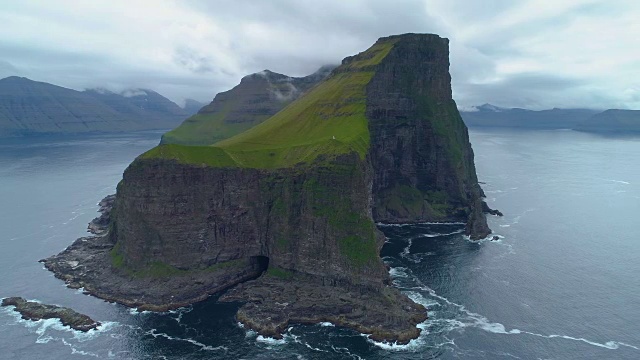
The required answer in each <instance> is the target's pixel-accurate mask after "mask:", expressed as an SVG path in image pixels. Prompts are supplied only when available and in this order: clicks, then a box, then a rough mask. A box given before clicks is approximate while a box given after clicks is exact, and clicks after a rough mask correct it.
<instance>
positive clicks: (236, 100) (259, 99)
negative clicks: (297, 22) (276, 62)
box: [161, 66, 334, 145]
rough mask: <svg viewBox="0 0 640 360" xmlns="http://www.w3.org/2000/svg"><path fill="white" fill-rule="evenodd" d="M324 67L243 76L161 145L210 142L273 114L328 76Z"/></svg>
mask: <svg viewBox="0 0 640 360" xmlns="http://www.w3.org/2000/svg"><path fill="white" fill-rule="evenodd" d="M333 69H334V66H323V67H321V68H320V69H319V70H318V71H316V72H315V73H313V74H311V75H309V76H305V77H290V76H286V75H282V74H278V73H274V72H272V71H269V70H264V71H261V72H259V73H256V74H252V75H248V76H245V77H244V78H242V81H240V84H238V85H237V86H236V87H234V88H233V89H231V90H229V91H225V92H221V93H219V94H217V95H216V97H215V98H214V99H213V101H212V102H211V103H210V104H209V105H207V106H205V107H203V108H202V109H200V110H199V111H198V113H197V114H195V115H194V116H192V117H190V118H188V119H187V120H185V121H184V122H183V123H182V124H181V125H180V126H178V127H177V128H175V129H174V130H172V131H169V132H168V133H166V134H165V135H164V136H163V137H162V142H161V143H162V144H181V145H212V144H214V143H216V142H218V141H220V140H223V139H227V138H230V137H232V136H234V135H237V134H239V133H241V132H243V131H245V130H247V129H250V128H252V127H253V126H255V125H257V124H260V123H261V122H263V121H265V120H266V119H268V118H269V117H271V116H273V115H274V114H275V113H277V112H278V111H280V110H282V109H283V108H284V107H285V106H287V105H288V104H290V103H291V102H292V101H294V100H295V99H297V98H298V97H300V96H301V95H302V94H304V93H305V92H306V91H307V90H309V89H310V88H312V87H313V86H314V85H316V84H317V83H318V82H320V81H322V80H323V79H325V78H326V77H327V75H329V73H330V72H331V70H333Z"/></svg>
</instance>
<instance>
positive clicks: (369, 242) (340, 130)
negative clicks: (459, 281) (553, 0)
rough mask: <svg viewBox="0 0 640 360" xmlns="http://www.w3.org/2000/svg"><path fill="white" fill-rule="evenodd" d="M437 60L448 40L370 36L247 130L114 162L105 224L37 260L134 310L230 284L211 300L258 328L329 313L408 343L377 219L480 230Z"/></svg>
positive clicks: (466, 160)
mask: <svg viewBox="0 0 640 360" xmlns="http://www.w3.org/2000/svg"><path fill="white" fill-rule="evenodd" d="M448 68H449V62H448V40H447V39H443V38H440V37H439V36H437V35H429V34H424V35H423V34H405V35H398V36H391V37H386V38H381V39H379V40H378V41H377V42H376V44H374V45H373V46H372V47H371V48H370V49H368V50H366V51H364V52H362V53H360V54H358V55H355V56H352V57H349V58H346V59H345V60H344V61H343V62H342V65H341V66H339V67H337V68H336V69H334V70H333V71H332V72H331V74H330V75H329V76H328V77H327V78H326V79H325V80H324V81H322V82H320V83H318V84H317V85H315V86H314V87H312V88H310V89H309V90H308V91H307V92H305V93H304V94H303V95H302V96H300V97H299V98H297V100H295V101H293V102H291V103H290V104H289V105H288V106H287V107H285V108H284V109H282V110H281V111H279V112H278V113H276V114H275V115H273V116H272V117H270V118H268V119H267V120H264V121H263V122H261V123H260V124H258V125H256V126H254V127H252V128H250V129H249V130H247V131H244V132H242V133H240V134H238V135H235V136H233V137H230V138H227V139H224V140H222V141H219V142H216V143H214V144H210V145H208V146H189V145H182V144H166V143H165V144H161V145H159V146H158V147H156V148H154V149H152V150H150V151H149V152H147V153H145V154H143V155H141V156H140V157H138V158H137V159H136V160H135V161H134V162H133V163H132V164H131V165H130V166H129V167H128V168H127V170H126V171H125V173H124V177H123V180H122V182H121V183H120V184H119V185H118V189H117V195H116V199H115V203H114V205H113V210H111V212H110V214H109V219H110V221H109V230H108V232H107V234H106V235H103V236H99V237H90V238H82V239H78V240H77V241H76V242H75V243H74V244H73V245H72V246H71V247H69V248H68V249H66V250H65V251H64V252H63V253H61V254H59V255H56V256H53V257H51V258H49V259H46V260H44V262H45V265H46V267H47V268H48V269H50V270H52V271H53V272H54V273H55V274H56V276H57V277H59V278H61V279H64V280H65V281H66V282H67V284H68V285H69V286H71V287H75V288H79V287H84V289H85V291H87V292H88V293H91V294H93V295H96V296H98V297H101V298H104V299H107V300H112V301H117V302H120V303H123V304H126V305H129V306H136V307H140V308H144V309H152V310H165V309H169V308H174V307H178V306H182V305H185V304H188V303H191V302H195V301H199V300H202V299H204V298H206V297H207V296H208V295H209V294H213V293H216V292H219V291H222V290H225V289H229V290H228V291H227V292H226V293H224V294H223V295H222V297H221V298H220V300H221V301H238V302H242V303H243V305H242V307H241V308H240V310H239V312H238V315H237V318H238V320H239V321H240V322H242V323H243V324H244V325H245V326H247V327H249V328H252V329H255V330H256V331H258V332H259V333H261V334H263V335H266V336H273V337H279V336H280V333H281V332H282V331H283V330H284V329H285V328H286V327H287V326H288V325H289V324H291V323H315V322H323V321H329V322H332V323H335V324H336V325H341V326H345V327H349V328H352V329H355V330H357V331H360V332H362V333H367V334H370V336H371V337H372V338H373V339H376V340H381V341H390V342H393V341H397V342H400V343H406V342H408V341H409V340H410V339H413V338H416V337H417V336H418V335H419V333H420V330H419V329H418V328H417V327H416V325H417V324H418V323H420V322H422V321H424V320H425V319H426V309H425V308H424V307H423V306H421V305H419V304H416V303H414V302H413V301H411V300H410V299H408V298H407V297H406V296H405V295H404V294H402V293H400V292H399V291H398V290H397V289H395V288H394V287H393V286H391V282H390V278H389V275H388V270H387V268H386V266H385V264H384V263H383V262H382V260H381V259H380V256H379V253H380V249H381V248H382V245H383V243H384V236H383V235H382V233H381V232H380V231H379V230H378V229H377V228H376V226H375V223H376V222H386V223H401V222H402V223H407V222H409V223H411V222H424V221H456V222H458V221H463V222H466V223H467V234H468V235H469V236H470V237H471V238H473V239H478V238H484V237H485V236H487V235H488V234H489V233H490V230H489V228H488V226H487V223H486V218H485V214H484V211H483V210H484V209H483V202H482V196H483V194H482V190H481V189H480V186H479V185H478V181H477V178H476V174H475V167H474V163H473V152H472V150H471V146H470V144H469V140H468V134H467V129H466V127H465V126H464V123H463V122H462V119H461V118H460V115H459V114H458V111H457V108H456V105H455V102H454V101H453V100H452V98H451V86H450V82H451V78H450V75H449V71H448Z"/></svg>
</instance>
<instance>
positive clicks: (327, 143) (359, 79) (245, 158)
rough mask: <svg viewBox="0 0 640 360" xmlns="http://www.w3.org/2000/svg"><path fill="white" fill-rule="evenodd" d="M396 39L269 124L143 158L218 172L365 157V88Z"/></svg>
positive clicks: (378, 46)
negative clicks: (321, 158)
mask: <svg viewBox="0 0 640 360" xmlns="http://www.w3.org/2000/svg"><path fill="white" fill-rule="evenodd" d="M393 44H394V40H388V41H386V42H380V43H376V44H375V45H374V46H372V47H371V48H369V49H368V50H367V51H365V52H363V53H360V54H358V55H357V56H355V57H354V58H353V59H352V60H351V61H350V62H348V63H347V64H345V65H342V66H340V67H339V68H338V69H336V71H335V72H334V74H333V75H332V76H331V77H330V78H328V79H327V80H325V81H323V82H321V83H320V84H318V85H317V86H316V87H314V88H313V89H312V90H310V91H309V92H308V93H307V94H306V95H304V96H303V97H301V98H299V99H298V100H296V101H294V102H293V103H291V104H289V105H288V106H287V107H285V108H284V109H283V110H281V111H280V112H278V113H277V114H276V115H274V116H272V117H271V118H269V119H268V120H266V121H264V122H262V123H261V124H259V125H256V126H254V127H252V128H251V129H249V130H247V131H245V132H243V133H241V134H238V135H236V136H234V137H232V138H229V139H225V140H222V141H220V142H218V143H216V144H214V145H213V146H183V145H160V146H158V147H156V148H154V149H152V150H150V151H149V152H147V153H145V154H143V155H142V158H164V159H173V160H177V161H179V162H182V163H189V164H202V165H208V166H217V167H248V168H282V167H291V166H294V165H296V164H298V163H309V162H312V161H314V160H315V159H317V158H318V157H319V156H320V155H324V156H325V157H326V158H332V157H334V156H337V155H341V154H347V153H350V152H356V153H358V154H359V155H360V156H361V157H362V158H364V157H365V155H366V153H367V151H368V149H369V141H370V139H369V129H368V124H367V119H366V116H365V110H366V85H367V84H368V83H369V81H370V80H371V78H372V77H373V75H374V70H375V69H374V68H375V65H377V64H379V63H380V62H381V61H382V59H384V57H385V56H386V55H387V54H388V53H389V51H390V50H391V49H392V48H393Z"/></svg>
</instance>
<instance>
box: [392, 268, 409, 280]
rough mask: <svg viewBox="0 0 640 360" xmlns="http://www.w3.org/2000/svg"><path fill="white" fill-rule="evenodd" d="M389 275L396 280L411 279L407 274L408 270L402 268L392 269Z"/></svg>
mask: <svg viewBox="0 0 640 360" xmlns="http://www.w3.org/2000/svg"><path fill="white" fill-rule="evenodd" d="M389 275H391V277H394V278H408V277H409V274H407V268H406V267H402V266H398V267H392V268H391V269H389Z"/></svg>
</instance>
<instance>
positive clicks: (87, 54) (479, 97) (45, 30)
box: [0, 0, 640, 109]
mask: <svg viewBox="0 0 640 360" xmlns="http://www.w3.org/2000/svg"><path fill="white" fill-rule="evenodd" d="M638 19H640V1H637V0H628V1H624V0H609V1H590V0H582V1H578V0H518V1H516V0H493V1H488V0H483V1H475V0H394V1H388V0H380V1H377V0H370V1H364V0H323V1H317V0H315V1H307V0H272V1H262V0H255V1H248V0H246V1H245V0H233V1H231V0H229V1H222V0H219V1H204V0H203V1H197V0H188V1H157V0H156V1H141V0H127V1H114V0H110V1H97V0H93V1H75V0H73V1H72V0H69V1H65V0H58V1H48V0H43V1H26V0H21V1H19V0H15V1H3V2H2V4H0V24H2V25H1V26H0V78H2V77H6V76H11V75H19V76H26V77H29V78H31V79H33V80H39V81H45V82H50V83H54V84H57V85H61V86H65V87H70V88H74V89H78V90H81V89H83V88H92V87H105V88H108V89H111V90H122V89H125V88H139V87H142V88H150V89H153V90H156V91H158V92H160V93H162V94H163V95H165V96H167V97H169V98H171V99H172V100H174V101H176V102H177V103H179V104H181V103H182V101H183V100H184V99H185V98H193V99H196V100H199V101H202V102H209V101H210V100H211V99H212V98H213V96H214V95H215V94H216V93H218V92H220V91H224V90H228V89H229V88H231V87H233V86H235V85H236V84H237V83H238V82H239V81H240V78H242V77H243V76H244V75H247V74H249V73H254V72H257V71H260V70H263V69H270V70H272V71H276V72H280V73H284V74H287V75H292V76H303V75H307V74H309V73H312V72H313V71H314V70H315V69H317V68H318V67H320V66H321V65H323V64H331V63H334V64H337V63H339V62H340V61H341V59H342V58H344V57H346V56H348V55H352V54H355V53H358V52H360V51H363V50H365V49H366V48H368V47H369V46H370V45H371V44H373V43H374V42H375V40H376V39H377V38H379V37H382V36H387V35H391V34H398V33H406V32H419V33H424V32H426V33H437V34H439V35H441V36H444V37H448V38H449V39H450V48H451V74H452V77H453V88H454V98H455V99H456V101H457V102H458V105H459V106H460V107H461V108H468V107H470V106H473V105H479V104H482V103H486V102H489V103H492V104H495V105H498V106H505V107H525V108H534V109H541V108H552V107H564V108H567V107H589V108H634V109H640V82H639V81H640V76H639V75H640V41H639V40H638V38H640V21H639V20H638Z"/></svg>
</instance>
